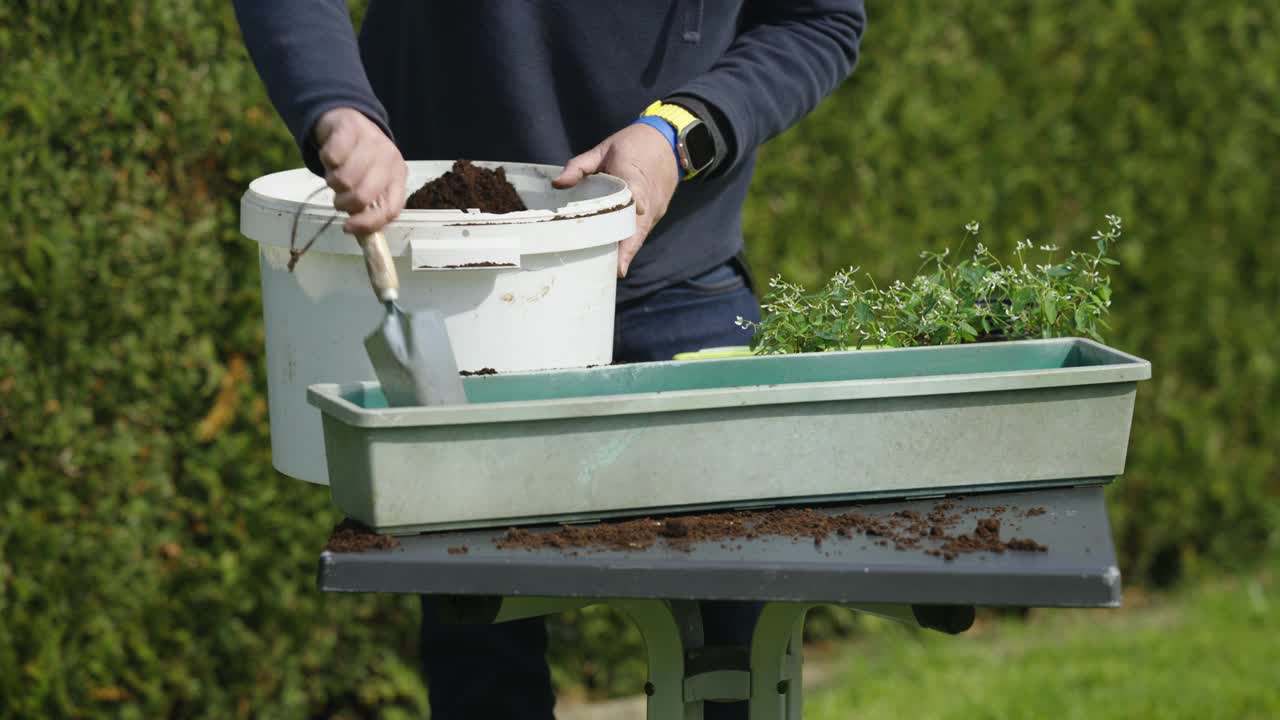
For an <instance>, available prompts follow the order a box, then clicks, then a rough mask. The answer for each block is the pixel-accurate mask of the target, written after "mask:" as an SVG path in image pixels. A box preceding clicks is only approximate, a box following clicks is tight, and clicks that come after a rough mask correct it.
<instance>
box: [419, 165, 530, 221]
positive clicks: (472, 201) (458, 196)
mask: <svg viewBox="0 0 1280 720" xmlns="http://www.w3.org/2000/svg"><path fill="white" fill-rule="evenodd" d="M404 207H405V209H406V210H470V209H472V208H476V209H478V210H479V211H480V212H486V213H509V212H520V211H522V210H528V209H529V208H527V207H525V204H524V201H523V200H521V199H520V195H519V194H518V193H516V189H515V188H514V187H513V186H512V185H511V183H510V182H509V181H508V180H507V171H506V169H504V168H498V169H497V170H489V169H488V168H482V167H477V166H475V165H473V164H472V163H471V161H470V160H458V161H456V162H454V163H453V169H452V170H450V171H449V172H447V173H445V174H444V175H441V176H440V177H438V178H436V179H434V180H431V181H429V182H427V183H426V184H425V185H423V186H422V187H420V188H418V189H417V190H416V191H415V192H414V193H413V194H412V195H410V196H409V199H408V200H407V201H405V204H404Z"/></svg>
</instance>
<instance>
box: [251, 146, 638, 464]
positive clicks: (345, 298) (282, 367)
mask: <svg viewBox="0 0 1280 720" xmlns="http://www.w3.org/2000/svg"><path fill="white" fill-rule="evenodd" d="M475 164H476V165H478V166H480V167H490V168H496V167H499V166H501V167H503V168H505V169H506V174H507V179H508V180H509V181H510V182H511V183H512V185H514V186H515V188H516V191H517V192H518V193H519V194H520V196H521V198H522V199H523V200H524V202H525V204H526V205H527V206H528V207H529V210H527V211H524V212H517V213H506V214H501V215H498V214H487V213H481V212H479V211H466V212H464V211H459V210H406V211H404V212H403V213H401V215H400V217H399V218H398V219H397V220H396V221H395V222H393V223H391V224H389V225H387V226H386V227H385V228H384V229H383V234H384V235H385V236H386V239H387V243H388V245H389V247H390V250H391V254H392V255H393V256H394V257H395V262H396V269H397V271H398V272H399V274H400V280H401V304H402V305H404V306H406V308H407V309H409V310H419V309H426V308H430V309H434V310H436V311H437V312H439V313H440V314H441V315H442V316H444V318H445V324H446V327H447V328H448V331H449V336H450V340H451V342H452V345H453V347H454V353H455V356H456V357H457V360H458V366H459V367H460V368H461V369H463V370H478V369H481V368H494V369H495V370H498V371H499V372H511V371H522V370H547V369H555V368H569V367H584V366H587V365H597V364H608V363H610V362H612V359H613V305H614V297H615V291H616V283H617V279H616V278H617V247H618V242H619V241H621V240H623V239H625V238H627V237H629V236H630V235H631V234H632V233H633V232H634V231H635V206H634V203H633V202H632V197H631V192H630V191H629V190H628V189H627V187H626V184H625V183H624V182H623V181H622V180H620V179H618V178H616V177H612V176H608V175H592V176H589V177H587V178H585V179H584V180H583V181H582V182H581V183H579V185H578V186H576V187H574V188H571V189H567V190H557V189H555V188H553V187H552V185H551V180H552V179H554V178H555V177H556V176H557V175H558V174H559V173H560V171H561V169H562V168H560V167H558V166H553V165H534V164H527V163H487V162H476V163H475ZM408 165H409V182H408V187H409V188H410V189H411V190H412V189H416V188H418V187H420V186H421V185H422V184H423V183H425V182H426V181H428V180H430V179H433V178H435V177H439V176H440V175H442V174H443V173H444V172H445V171H447V170H449V169H450V167H451V166H452V162H448V161H410V162H409V163H408ZM317 190H319V191H320V192H317ZM332 201H333V195H332V192H331V191H329V190H327V189H326V188H324V180H323V179H322V178H320V177H318V176H316V175H314V174H312V173H311V172H310V171H308V170H306V169H295V170H288V171H285V172H280V173H273V174H271V175H265V176H263V177H260V178H258V179H256V180H254V181H253V182H252V183H250V185H249V189H248V191H247V192H245V194H244V196H243V197H242V198H241V205H240V207H241V222H240V229H241V232H242V233H243V234H244V235H245V236H246V237H248V238H250V239H252V240H255V241H257V243H258V245H259V271H260V275H261V281H262V307H263V317H264V327H265V336H266V337H265V345H266V353H267V388H268V407H269V412H270V423H271V446H272V463H273V464H274V465H275V467H276V469H278V470H280V471H281V472H283V473H284V474H286V475H289V476H291V477H295V478H299V479H302V480H307V481H309V482H314V483H320V484H328V468H327V463H326V460H325V456H324V438H323V430H322V427H321V420H320V414H319V413H318V412H316V411H315V408H313V407H310V406H309V405H308V404H307V400H306V388H307V386H308V385H311V384H314V383H317V382H353V381H359V380H372V379H374V373H373V369H372V367H371V366H370V365H369V361H368V358H367V355H366V354H365V351H364V347H363V344H362V343H363V334H364V333H365V332H367V330H368V328H369V327H372V326H373V325H374V324H375V323H376V320H377V318H378V317H379V315H378V313H380V312H382V311H383V310H382V306H381V305H380V304H379V303H378V302H377V301H376V299H375V298H374V297H373V294H372V291H371V290H370V288H369V281H368V276H367V275H366V274H365V270H364V265H363V259H362V257H361V253H360V248H359V247H358V245H357V244H356V242H355V239H354V238H353V237H352V236H351V235H348V234H346V233H344V232H343V231H342V222H341V221H340V220H341V219H342V218H343V217H345V213H340V212H338V211H335V210H334V209H333V207H332V204H331V203H332ZM295 218H296V223H297V230H296V237H297V244H298V245H301V244H303V243H305V242H306V241H308V240H310V239H311V238H312V237H313V236H314V237H315V242H314V243H313V244H312V246H311V248H310V249H309V250H308V251H307V253H306V255H305V256H304V257H302V258H301V259H300V260H299V261H298V262H297V265H296V267H295V268H294V271H293V272H290V271H289V269H288V267H287V265H288V262H289V257H290V254H289V246H290V238H291V236H292V235H294V223H295ZM326 225H327V227H326ZM424 477H425V476H424Z"/></svg>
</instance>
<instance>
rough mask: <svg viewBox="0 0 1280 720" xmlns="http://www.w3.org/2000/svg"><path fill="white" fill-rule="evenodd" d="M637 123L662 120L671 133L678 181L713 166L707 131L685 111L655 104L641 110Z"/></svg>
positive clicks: (713, 153)
mask: <svg viewBox="0 0 1280 720" xmlns="http://www.w3.org/2000/svg"><path fill="white" fill-rule="evenodd" d="M640 119H641V121H648V122H650V123H651V122H652V121H653V120H655V119H656V120H662V121H664V122H665V123H666V124H667V125H668V126H670V127H671V129H672V130H673V131H674V133H675V142H674V143H673V144H674V146H675V147H674V149H675V153H676V159H677V161H678V162H679V165H680V175H681V178H682V179H684V180H688V179H689V178H692V177H694V176H695V175H697V174H698V173H700V172H702V171H703V170H706V169H707V168H708V167H710V166H711V164H712V163H713V162H715V159H716V143H715V138H714V137H713V136H712V135H711V128H709V127H707V124H706V123H704V122H703V121H702V120H700V119H698V116H696V115H694V114H693V113H691V112H689V111H688V110H686V109H685V108H683V107H681V106H679V105H676V104H674V103H665V102H662V101H661V100H659V101H657V102H655V103H653V104H652V105H650V106H649V107H647V108H645V111H644V113H642V114H641V115H640ZM668 138H669V139H670V136H668Z"/></svg>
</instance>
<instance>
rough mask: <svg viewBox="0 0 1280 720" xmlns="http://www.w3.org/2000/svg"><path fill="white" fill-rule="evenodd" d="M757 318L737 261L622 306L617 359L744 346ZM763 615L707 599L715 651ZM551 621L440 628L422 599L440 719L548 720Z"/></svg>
mask: <svg viewBox="0 0 1280 720" xmlns="http://www.w3.org/2000/svg"><path fill="white" fill-rule="evenodd" d="M738 316H742V317H743V318H746V319H748V320H758V319H759V317H760V310H759V307H758V306H757V304H756V301H755V298H754V296H753V295H752V293H751V290H750V288H749V287H748V286H747V283H746V276H745V274H744V273H743V272H742V270H741V269H740V267H739V265H738V264H737V263H736V262H730V263H727V264H725V265H722V266H720V267H718V268H716V269H714V270H711V271H710V272H707V273H704V274H703V275H700V276H698V277H695V278H693V279H692V280H689V281H688V282H685V283H682V284H680V285H676V286H673V287H670V288H667V289H664V290H661V291H659V292H657V293H654V294H653V295H650V296H647V297H644V298H639V299H636V300H632V301H629V302H627V303H624V304H621V305H619V306H618V311H617V317H616V320H615V323H614V325H615V330H614V359H615V360H616V361H620V362H649V361H655V360H670V359H671V357H672V356H673V355H675V354H676V353H679V352H687V351H690V350H699V349H701V348H707V347H717V346H722V345H745V344H746V343H747V341H748V339H749V335H748V334H747V333H746V332H745V331H743V330H742V329H741V328H739V327H738V326H737V325H735V324H734V320H735V318H737V317H738ZM759 612H760V608H759V605H758V604H756V603H739V602H706V603H703V606H702V621H703V632H704V637H705V641H706V643H707V644H708V645H746V644H748V643H749V642H750V640H751V631H752V629H753V628H754V626H755V619H756V616H757V615H758V614H759ZM546 651H547V630H546V621H545V620H544V619H543V618H533V619H529V620H516V621H513V622H506V623H500V624H497V625H448V624H441V623H438V622H436V620H435V618H434V616H433V613H432V611H431V600H430V598H427V597H424V598H423V613H422V664H423V670H424V672H425V675H426V678H427V685H428V687H429V690H430V694H431V718H432V720H463V719H464V718H468V719H478V718H484V719H485V720H508V719H510V720H515V719H517V718H518V719H519V720H548V719H550V718H554V717H555V716H554V712H553V708H554V706H555V694H554V692H553V690H552V687H551V674H550V671H549V670H548V668H547V662H546ZM705 707H706V713H705V716H706V718H708V720H732V719H737V718H742V719H744V720H745V718H746V717H747V708H746V703H745V702H738V703H707V704H706V706H705Z"/></svg>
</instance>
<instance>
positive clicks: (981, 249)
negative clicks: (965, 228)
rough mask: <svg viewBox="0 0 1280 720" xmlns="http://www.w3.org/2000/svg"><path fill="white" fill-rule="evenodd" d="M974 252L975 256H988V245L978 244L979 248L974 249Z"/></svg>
mask: <svg viewBox="0 0 1280 720" xmlns="http://www.w3.org/2000/svg"><path fill="white" fill-rule="evenodd" d="M974 232H977V231H976V230H975V231H974ZM973 252H974V254H975V255H986V254H987V246H986V245H983V244H982V243H978V247H976V248H974V249H973Z"/></svg>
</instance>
